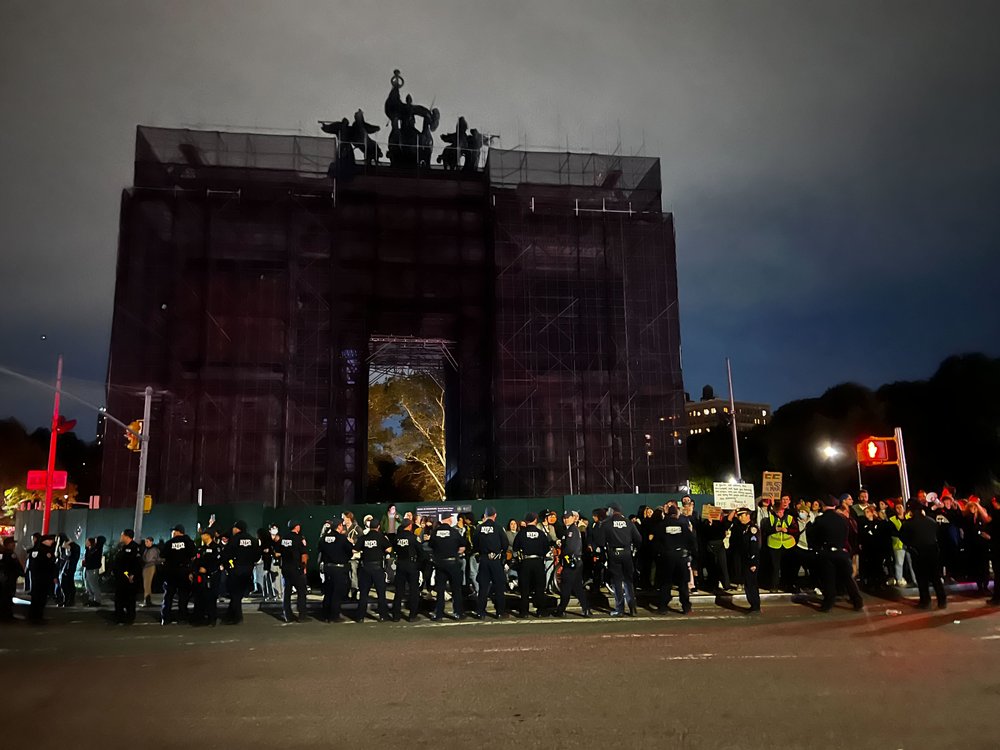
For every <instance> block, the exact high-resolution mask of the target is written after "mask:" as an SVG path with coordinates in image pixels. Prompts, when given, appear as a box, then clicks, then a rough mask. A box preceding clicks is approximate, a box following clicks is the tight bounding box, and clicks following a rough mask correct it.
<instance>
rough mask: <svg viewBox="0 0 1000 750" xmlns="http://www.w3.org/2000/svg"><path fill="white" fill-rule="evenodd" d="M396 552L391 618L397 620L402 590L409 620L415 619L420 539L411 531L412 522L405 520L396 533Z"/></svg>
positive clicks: (418, 588) (417, 596)
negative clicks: (394, 592)
mask: <svg viewBox="0 0 1000 750" xmlns="http://www.w3.org/2000/svg"><path fill="white" fill-rule="evenodd" d="M393 550H394V551H395V553H396V577H395V580H394V581H393V586H394V587H395V589H396V596H395V598H394V599H393V602H392V619H393V620H397V621H398V620H399V618H400V615H401V614H402V608H403V591H404V590H405V591H406V600H407V605H408V609H409V613H410V616H409V617H410V622H413V621H414V620H416V619H417V615H418V614H419V613H420V556H421V548H420V540H419V539H417V535H416V534H414V533H413V526H412V523H409V522H407V523H406V525H405V527H404V528H401V529H400V530H399V531H398V532H397V533H396V542H395V544H394V545H393Z"/></svg>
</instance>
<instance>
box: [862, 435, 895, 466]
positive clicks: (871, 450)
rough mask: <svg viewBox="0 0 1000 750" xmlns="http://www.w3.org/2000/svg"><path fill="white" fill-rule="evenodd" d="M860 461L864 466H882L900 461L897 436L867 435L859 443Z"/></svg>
mask: <svg viewBox="0 0 1000 750" xmlns="http://www.w3.org/2000/svg"><path fill="white" fill-rule="evenodd" d="M858 463H860V464H861V465H862V466H881V465H883V464H895V463H899V451H898V450H897V449H896V438H893V437H867V438H865V439H864V440H862V441H861V442H860V443H858Z"/></svg>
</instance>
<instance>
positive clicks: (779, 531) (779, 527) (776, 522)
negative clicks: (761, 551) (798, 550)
mask: <svg viewBox="0 0 1000 750" xmlns="http://www.w3.org/2000/svg"><path fill="white" fill-rule="evenodd" d="M768 518H769V519H770V520H771V536H769V537H768V538H767V546H768V547H770V548H771V549H781V548H782V547H784V548H785V549H791V548H792V547H794V546H795V537H793V536H792V535H791V534H789V533H788V529H789V528H790V527H791V525H792V524H793V523H795V519H794V518H792V516H791V514H790V513H788V511H785V517H784V518H778V516H776V515H775V514H774V513H769V514H768Z"/></svg>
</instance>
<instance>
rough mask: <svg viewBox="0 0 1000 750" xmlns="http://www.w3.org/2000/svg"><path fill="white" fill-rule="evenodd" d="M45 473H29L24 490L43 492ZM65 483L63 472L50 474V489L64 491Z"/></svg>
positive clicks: (35, 471)
mask: <svg viewBox="0 0 1000 750" xmlns="http://www.w3.org/2000/svg"><path fill="white" fill-rule="evenodd" d="M46 473H47V472H46V471H45V469H38V470H33V471H29V472H28V481H27V482H26V483H25V488H26V489H29V490H44V489H45V475H46ZM66 482H67V476H66V472H65V471H53V472H52V489H54V490H64V489H66Z"/></svg>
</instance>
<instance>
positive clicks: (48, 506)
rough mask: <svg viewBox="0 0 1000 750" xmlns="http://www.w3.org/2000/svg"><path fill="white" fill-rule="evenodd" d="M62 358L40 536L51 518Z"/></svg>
mask: <svg viewBox="0 0 1000 750" xmlns="http://www.w3.org/2000/svg"><path fill="white" fill-rule="evenodd" d="M62 371H63V358H62V355H61V354H60V355H59V363H58V364H57V365H56V395H55V398H54V399H53V404H52V434H51V435H49V463H48V466H47V467H46V469H45V511H44V513H43V515H42V534H48V533H49V520H50V519H51V518H52V473H53V472H54V471H55V470H56V438H57V437H58V436H59V432H58V428H59V392H60V391H61V390H62Z"/></svg>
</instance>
